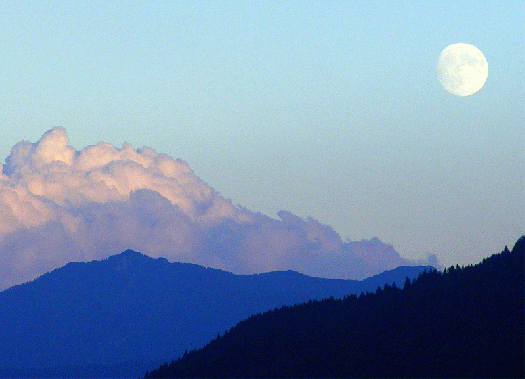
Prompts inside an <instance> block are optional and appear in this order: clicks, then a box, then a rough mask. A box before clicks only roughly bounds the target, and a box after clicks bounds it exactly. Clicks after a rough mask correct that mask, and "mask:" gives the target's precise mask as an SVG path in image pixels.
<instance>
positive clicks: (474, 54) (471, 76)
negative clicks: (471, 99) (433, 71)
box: [438, 43, 489, 97]
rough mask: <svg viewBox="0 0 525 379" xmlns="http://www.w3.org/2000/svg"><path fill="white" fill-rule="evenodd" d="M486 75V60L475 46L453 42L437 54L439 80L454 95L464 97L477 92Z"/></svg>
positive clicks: (487, 72) (487, 67) (487, 69)
mask: <svg viewBox="0 0 525 379" xmlns="http://www.w3.org/2000/svg"><path fill="white" fill-rule="evenodd" d="M488 75H489V66H488V63H487V60H486V59H485V56H484V55H483V53H482V52H481V51H480V50H479V49H478V48H477V47H476V46H473V45H469V44H467V43H455V44H453V45H450V46H447V47H446V48H445V49H444V50H443V51H442V52H441V55H440V56H439V61H438V79H439V82H440V83H441V85H442V86H443V88H444V89H446V90H447V91H448V92H450V93H451V94H454V95H456V96H462V97H465V96H470V95H472V94H474V93H476V92H478V91H479V90H480V89H481V88H482V87H483V85H484V84H485V81H486V80H487V77H488Z"/></svg>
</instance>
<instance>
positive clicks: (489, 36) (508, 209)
mask: <svg viewBox="0 0 525 379" xmlns="http://www.w3.org/2000/svg"><path fill="white" fill-rule="evenodd" d="M524 36H525V6H524V4H523V2H522V1H508V2H505V3H504V5H502V3H500V2H493V1H425V2H417V1H391V2H386V1H330V2H328V1H326V2H325V1H264V2H263V1H260V2H253V1H191V2H187V1H109V2H106V1H69V2H62V1H39V2H30V1H16V2H4V3H1V4H0V104H1V105H0V107H1V112H0V125H1V129H0V130H1V137H2V138H0V163H1V162H4V161H5V158H6V157H7V156H8V155H9V152H10V149H11V147H12V146H13V145H15V144H16V143H17V142H19V141H21V140H29V141H31V142H35V141H37V140H38V139H39V138H40V137H41V136H42V134H43V133H44V132H45V131H47V130H49V129H51V128H52V127H54V126H58V125H60V126H63V127H65V128H66V130H67V133H68V136H69V139H70V144H71V145H72V146H73V147H75V148H76V149H78V150H80V149H82V148H83V147H85V146H87V145H93V144H96V143H97V142H99V141H105V142H109V143H111V144H114V145H115V146H118V147H120V146H121V145H122V143H123V142H124V141H127V142H129V143H131V144H132V145H133V147H135V148H139V147H142V146H145V145H146V146H149V147H152V148H153V149H155V150H156V151H157V152H163V153H166V154H168V155H170V156H172V157H174V158H182V159H184V160H186V161H187V162H188V164H189V165H190V167H191V168H192V169H193V170H194V171H195V173H196V174H197V175H198V176H199V177H201V178H202V179H203V180H204V181H206V182H207V183H208V184H209V185H211V186H212V187H213V188H214V189H215V190H217V191H219V192H220V193H221V194H222V195H223V196H225V197H226V198H230V199H232V201H233V203H234V204H239V205H242V206H244V207H246V208H248V209H250V210H252V211H259V212H262V213H264V214H267V215H269V216H271V217H276V212H277V211H279V210H281V209H283V210H289V211H291V212H293V213H295V214H297V215H299V216H301V217H304V218H305V217H309V216H311V217H312V218H314V219H317V220H319V221H320V222H321V223H323V224H328V225H331V226H332V227H333V228H334V229H335V230H336V231H337V232H338V233H339V234H340V235H341V237H342V238H343V239H346V238H348V239H350V240H361V239H369V238H372V237H378V238H379V239H381V241H383V242H386V243H390V244H392V245H393V246H394V248H395V249H396V250H397V251H398V252H399V253H400V255H401V256H403V257H406V258H409V259H419V258H421V259H423V258H425V257H426V255H427V254H428V253H431V254H437V256H438V258H439V259H440V261H441V262H442V263H443V264H445V265H451V264H456V263H459V264H460V265H462V264H470V263H477V262H479V261H480V260H481V259H482V258H484V257H486V256H488V255H490V254H493V253H496V252H499V251H501V249H502V248H503V247H504V245H506V244H507V245H509V248H511V247H512V245H513V244H514V242H515V241H516V240H517V238H518V237H519V236H520V235H522V234H525V69H524V67H525V65H524V64H525V49H524V46H525V40H524V39H525V37H524ZM457 42H463V43H469V44H472V45H475V46H476V47H478V48H479V49H480V50H481V51H482V52H483V54H484V55H485V57H486V58H487V61H488V65H489V76H488V79H487V82H486V83H485V86H484V87H483V88H482V89H481V90H480V91H479V92H478V93H476V94H474V95H472V96H469V97H465V98H460V97H456V96H453V95H451V94H450V93H448V92H446V91H445V90H444V89H443V88H442V87H441V86H440V84H439V82H438V80H437V78H436V65H437V60H438V58H439V54H440V53H441V51H442V49H444V48H445V47H446V46H448V45H450V44H452V43H457Z"/></svg>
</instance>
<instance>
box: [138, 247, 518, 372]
mask: <svg viewBox="0 0 525 379" xmlns="http://www.w3.org/2000/svg"><path fill="white" fill-rule="evenodd" d="M524 250H525V237H522V238H520V239H519V240H518V242H517V243H516V245H515V246H514V249H513V250H512V252H509V251H508V250H507V248H505V250H504V251H503V252H502V253H501V254H498V255H493V256H492V257H490V258H487V259H485V260H484V261H483V262H482V263H480V264H478V265H476V266H468V267H464V268H459V267H455V268H451V269H449V270H447V271H446V272H445V273H443V274H442V273H439V272H437V271H431V272H427V273H425V274H423V275H421V276H420V277H419V278H417V279H416V280H414V281H413V282H412V283H407V284H406V285H405V289H403V290H400V289H398V288H396V287H393V286H385V287H384V288H383V289H381V290H378V291H376V293H374V294H365V295H361V296H359V297H356V296H349V297H347V298H345V299H343V300H325V301H320V302H316V301H314V302H310V303H308V304H302V305H297V306H293V307H284V308H281V309H279V310H274V311H271V312H267V313H264V314H260V315H256V316H253V317H250V318H249V319H247V320H245V321H242V322H240V323H239V324H238V325H237V326H236V327H235V328H233V329H231V330H230V331H229V332H227V333H225V335H223V336H221V337H219V338H217V339H216V340H214V341H212V342H211V343H210V344H208V345H207V346H206V347H205V348H203V349H201V350H197V351H191V352H189V353H187V354H186V355H185V356H184V357H183V358H182V359H179V360H178V361H175V362H172V363H171V364H169V365H168V364H164V365H162V366H161V367H160V368H159V369H157V370H155V371H153V372H151V373H149V374H146V377H150V378H152V377H524V369H523V367H524V273H523V266H524Z"/></svg>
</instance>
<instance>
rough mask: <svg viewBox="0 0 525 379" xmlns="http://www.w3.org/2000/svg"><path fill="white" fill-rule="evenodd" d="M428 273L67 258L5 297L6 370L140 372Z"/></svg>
mask: <svg viewBox="0 0 525 379" xmlns="http://www.w3.org/2000/svg"><path fill="white" fill-rule="evenodd" d="M423 269H424V268H423V267H404V268H398V269H396V270H394V271H391V272H385V273H384V274H380V275H378V276H376V277H373V278H369V279H367V280H365V281H362V282H358V281H351V280H328V279H319V278H311V277H308V276H305V275H301V274H299V273H297V272H292V271H288V272H272V273H268V274H260V275H249V276H243V275H233V274H231V273H228V272H225V271H220V270H214V269H207V268H204V267H201V266H197V265H193V264H183V263H169V262H168V261H167V260H166V259H162V258H160V259H152V258H149V257H147V256H145V255H143V254H140V253H137V252H134V251H131V250H128V251H126V252H124V253H122V254H119V255H116V256H113V257H110V258H108V259H106V260H103V261H94V262H90V263H70V264H68V265H66V266H64V267H62V268H60V269H57V270H55V271H53V272H51V273H48V274H46V275H43V276H41V277H40V278H38V279H36V280H34V281H32V282H29V283H26V284H23V285H20V286H16V287H13V288H10V289H8V290H6V291H3V292H1V293H0V376H2V377H29V376H36V377H138V376H140V375H142V374H143V373H144V371H145V370H147V369H152V368H154V367H158V366H159V365H160V364H161V363H162V362H163V361H165V360H166V359H167V358H170V357H171V358H175V357H177V356H180V355H182V353H183V352H184V351H185V350H186V349H188V350H191V349H194V348H198V347H201V346H204V345H205V344H206V343H207V342H209V341H210V340H211V339H212V338H213V337H215V336H217V334H218V333H223V332H224V331H225V330H226V329H228V328H231V327H232V326H233V325H235V324H236V323H237V322H239V321H240V320H242V319H245V318H247V317H249V316H251V315H252V314H256V313H258V312H263V311H267V310H269V309H273V308H275V307H280V306H283V305H293V304H295V303H299V302H304V301H308V300H309V299H322V298H327V297H330V296H333V297H336V298H341V297H343V296H345V295H347V294H349V293H359V292H361V291H366V290H372V289H373V288H374V287H376V286H377V283H378V282H379V283H385V282H392V281H394V280H395V281H397V282H398V283H399V282H400V281H402V280H403V279H404V278H405V276H410V277H415V276H417V275H418V274H419V272H421V271H423Z"/></svg>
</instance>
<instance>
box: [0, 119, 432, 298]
mask: <svg viewBox="0 0 525 379" xmlns="http://www.w3.org/2000/svg"><path fill="white" fill-rule="evenodd" d="M68 143H69V139H68V136H67V133H66V130H65V129H64V128H62V127H55V128H53V129H51V130H49V131H47V132H46V133H44V134H43V136H42V137H41V138H40V140H38V141H37V142H35V143H32V142H28V141H22V142H19V143H17V144H16V145H15V146H13V148H12V149H11V154H10V155H9V156H8V157H7V159H6V163H5V165H0V169H1V175H0V264H1V265H0V289H5V288H8V287H10V286H12V285H16V284H20V283H23V282H26V281H28V280H32V279H34V278H36V277H37V276H39V275H41V274H43V273H45V272H48V271H50V270H53V269H55V268H58V267H61V266H63V265H65V264H66V263H68V262H72V261H82V262H86V261H91V260H94V259H104V258H107V257H109V256H111V255H114V254H117V253H119V252H121V251H124V250H126V249H133V250H136V251H141V252H143V253H144V254H146V255H148V256H151V257H165V258H167V259H168V260H170V261H178V262H190V263H195V264H199V265H203V266H207V267H213V268H217V269H222V270H226V271H230V272H233V273H237V274H251V273H260V272H268V271H275V270H295V271H298V272H301V273H303V274H307V275H310V276H315V277H326V278H340V279H364V278H366V277H370V276H372V275H375V274H378V273H380V272H383V271H385V270H390V269H393V268H395V267H398V266H402V265H414V264H416V263H415V262H412V261H409V260H408V259H405V258H403V257H402V256H400V255H399V254H398V252H396V251H395V249H394V247H393V246H391V245H389V244H385V243H383V242H381V241H380V240H379V239H378V238H372V239H370V240H362V241H343V240H342V239H341V237H340V236H339V234H337V233H336V232H335V231H334V229H332V227H330V226H328V225H323V224H321V223H319V222H318V221H316V220H315V219H312V218H308V219H302V218H300V217H298V216H296V215H294V214H292V213H291V212H287V211H280V212H279V213H278V216H279V219H274V218H271V217H268V216H266V215H263V214H261V213H256V212H252V211H250V210H248V209H245V208H243V207H242V206H237V205H233V204H232V203H231V201H230V200H228V199H225V198H224V197H223V196H221V195H220V193H219V192H217V191H216V190H214V189H213V188H211V187H210V186H209V185H207V184H206V182H205V181H203V180H202V179H201V178H199V177H198V176H196V175H195V174H194V172H193V171H192V169H191V168H190V166H189V165H188V163H186V162H185V161H183V160H181V159H173V158H171V157H170V156H168V155H166V154H162V153H157V152H156V151H155V150H153V149H151V148H149V147H143V148H140V149H134V148H133V147H132V146H131V145H130V144H128V143H124V144H123V145H122V147H121V148H117V147H115V146H113V145H111V144H109V143H105V142H100V143H98V144H97V145H93V146H88V147H86V148H84V149H82V150H76V149H75V148H73V147H72V146H70V145H69V144H68ZM417 264H430V265H433V266H438V265H439V264H438V262H437V258H436V257H435V256H430V257H429V259H428V260H427V261H424V262H423V261H420V262H417Z"/></svg>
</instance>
